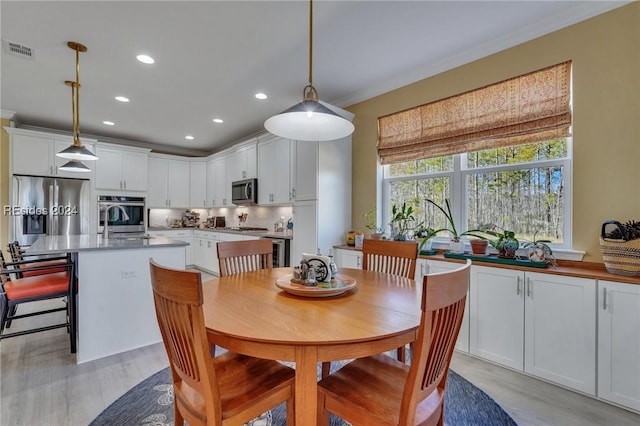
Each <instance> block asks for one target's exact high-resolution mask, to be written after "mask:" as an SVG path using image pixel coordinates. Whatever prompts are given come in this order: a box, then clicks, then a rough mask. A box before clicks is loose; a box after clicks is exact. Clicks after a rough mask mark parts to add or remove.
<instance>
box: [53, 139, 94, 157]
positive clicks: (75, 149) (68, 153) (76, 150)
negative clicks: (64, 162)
mask: <svg viewBox="0 0 640 426" xmlns="http://www.w3.org/2000/svg"><path fill="white" fill-rule="evenodd" d="M56 155H57V156H58V157H61V158H66V159H69V160H80V161H82V160H89V161H91V160H97V159H98V157H97V156H96V155H95V154H94V153H92V152H91V151H89V150H88V149H87V148H85V147H84V146H83V145H76V144H75V143H74V144H73V145H71V146H69V147H68V148H65V149H63V150H62V151H60V152H58V153H57V154H56Z"/></svg>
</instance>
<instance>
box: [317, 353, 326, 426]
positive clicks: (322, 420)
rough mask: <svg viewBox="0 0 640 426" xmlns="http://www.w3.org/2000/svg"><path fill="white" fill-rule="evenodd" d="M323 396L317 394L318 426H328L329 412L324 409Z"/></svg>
mask: <svg viewBox="0 0 640 426" xmlns="http://www.w3.org/2000/svg"><path fill="white" fill-rule="evenodd" d="M327 364H328V363H327ZM324 404H325V399H324V394H322V393H321V392H319V393H318V417H317V421H318V426H329V412H328V411H327V410H325V409H324Z"/></svg>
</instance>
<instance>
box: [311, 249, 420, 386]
mask: <svg viewBox="0 0 640 426" xmlns="http://www.w3.org/2000/svg"><path fill="white" fill-rule="evenodd" d="M417 259H418V243H417V242H416V241H390V240H374V239H365V240H364V242H363V244H362V269H363V270H369V271H377V272H385V273H387V274H393V275H399V276H401V277H404V278H410V279H414V278H415V275H416V262H417ZM396 357H397V358H398V360H399V361H402V362H405V361H406V358H407V349H406V348H405V347H404V346H402V347H400V348H398V349H397V350H396ZM330 369H331V363H330V362H323V363H322V377H326V376H327V375H328V374H329V370H330Z"/></svg>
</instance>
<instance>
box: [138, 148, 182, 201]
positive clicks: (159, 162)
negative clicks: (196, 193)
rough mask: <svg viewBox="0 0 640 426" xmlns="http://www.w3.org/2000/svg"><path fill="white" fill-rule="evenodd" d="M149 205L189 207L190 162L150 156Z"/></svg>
mask: <svg viewBox="0 0 640 426" xmlns="http://www.w3.org/2000/svg"><path fill="white" fill-rule="evenodd" d="M148 167H149V183H148V191H147V206H148V207H152V208H153V207H160V208H162V207H165V208H166V207H171V208H188V207H189V182H190V167H189V162H188V161H186V160H183V159H175V158H168V157H165V156H156V155H150V156H149V163H148Z"/></svg>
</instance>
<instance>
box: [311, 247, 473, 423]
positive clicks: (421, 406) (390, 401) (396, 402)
mask: <svg viewBox="0 0 640 426" xmlns="http://www.w3.org/2000/svg"><path fill="white" fill-rule="evenodd" d="M470 267H471V261H470V260H467V263H466V264H465V265H464V266H462V267H461V268H459V269H456V270H453V271H447V272H441V273H436V274H431V275H426V276H425V277H424V279H423V284H422V303H421V309H422V314H421V317H420V326H419V328H418V337H417V339H416V341H415V344H414V346H413V347H414V353H413V357H412V359H411V366H408V365H406V364H405V363H403V362H400V361H397V360H395V359H393V358H391V357H389V356H385V355H381V354H378V355H374V356H370V357H366V358H359V359H356V360H354V361H352V362H350V363H349V364H347V365H345V366H344V367H342V368H341V369H340V370H338V371H336V372H335V373H333V374H330V375H329V376H327V377H325V378H323V379H322V380H320V382H318V424H319V425H327V424H328V421H329V413H333V414H335V415H337V416H339V417H342V418H343V419H345V420H347V421H348V422H351V424H353V425H354V426H357V425H377V426H378V425H380V426H382V425H402V426H407V425H443V424H444V395H445V386H446V383H447V374H448V372H449V365H450V363H451V358H452V356H453V350H454V348H455V344H456V339H457V338H458V333H459V331H460V326H461V324H462V316H463V314H464V306H465V299H466V297H467V290H468V288H469V276H470V274H469V270H470Z"/></svg>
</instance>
